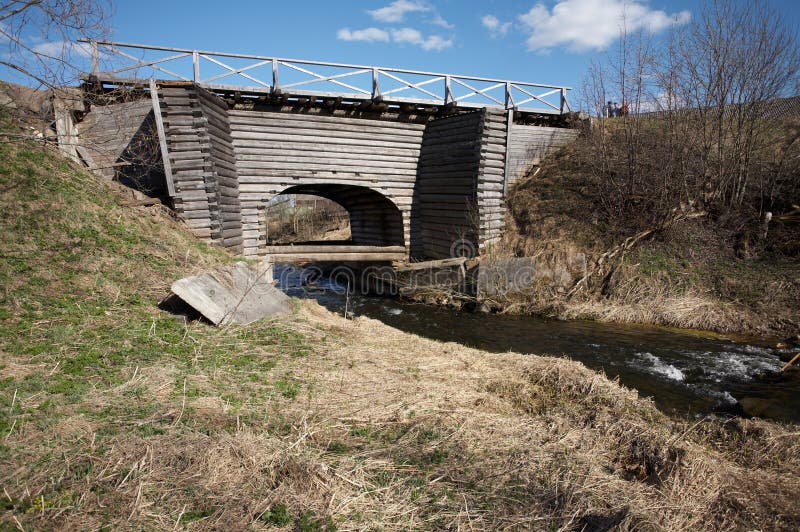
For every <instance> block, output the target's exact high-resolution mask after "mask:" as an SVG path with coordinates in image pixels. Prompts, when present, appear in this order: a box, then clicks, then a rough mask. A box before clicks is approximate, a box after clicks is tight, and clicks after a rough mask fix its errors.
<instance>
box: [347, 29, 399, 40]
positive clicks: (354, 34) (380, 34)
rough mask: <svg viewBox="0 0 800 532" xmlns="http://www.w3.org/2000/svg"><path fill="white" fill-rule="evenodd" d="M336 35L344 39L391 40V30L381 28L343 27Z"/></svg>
mask: <svg viewBox="0 0 800 532" xmlns="http://www.w3.org/2000/svg"><path fill="white" fill-rule="evenodd" d="M336 37H337V38H338V39H340V40H342V41H366V42H389V32H388V31H386V30H382V29H380V28H364V29H362V30H354V31H350V29H349V28H342V29H340V30H339V31H337V32H336Z"/></svg>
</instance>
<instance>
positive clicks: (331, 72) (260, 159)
mask: <svg viewBox="0 0 800 532" xmlns="http://www.w3.org/2000/svg"><path fill="white" fill-rule="evenodd" d="M89 45H90V46H91V49H92V51H93V68H92V72H91V73H87V74H86V75H85V76H84V81H85V83H84V85H83V87H82V90H83V93H82V95H81V96H80V97H76V98H74V99H73V101H62V102H60V103H58V104H57V105H56V112H57V119H58V120H57V123H58V128H59V139H60V141H61V142H62V145H63V147H64V149H66V150H67V151H68V152H70V153H71V154H72V155H73V156H74V157H76V158H79V159H82V160H83V161H84V162H86V164H87V165H89V166H90V167H92V168H93V169H95V170H96V171H97V172H98V173H102V174H103V175H106V176H107V177H114V176H117V177H118V178H119V177H120V174H121V173H122V174H124V173H125V171H127V170H128V169H130V168H131V167H137V166H139V167H144V166H147V164H150V170H151V171H150V172H149V177H148V179H150V181H151V182H150V185H151V187H154V188H158V186H159V184H163V187H164V189H165V192H166V193H167V194H168V195H169V197H170V198H171V201H172V203H173V205H174V208H175V210H176V212H177V213H178V215H179V216H180V217H181V218H182V219H183V220H184V221H185V222H186V224H187V225H188V226H189V227H191V228H192V230H193V231H194V232H195V233H196V234H197V235H198V236H200V237H203V238H206V239H208V240H209V241H211V242H214V243H216V244H219V245H222V246H224V247H226V248H229V249H231V250H233V251H235V252H239V253H242V254H244V255H246V256H258V255H264V254H267V253H269V254H270V255H274V256H277V257H284V258H286V259H287V260H289V259H291V260H398V259H408V258H410V257H411V258H415V259H437V258H446V257H451V256H454V255H464V254H475V253H480V251H481V250H482V249H484V248H485V246H486V245H487V244H488V243H490V242H491V241H493V240H495V239H497V238H498V236H499V235H500V232H501V230H502V228H503V225H504V217H505V194H506V192H507V190H508V187H509V185H511V184H513V182H514V181H515V180H516V179H518V178H519V177H520V176H521V175H522V174H524V172H525V171H527V169H528V168H530V166H531V164H533V163H534V162H535V160H536V159H538V158H539V157H541V156H542V155H543V154H544V153H545V152H547V151H548V150H549V149H551V148H553V147H556V146H560V145H563V144H564V143H565V142H567V141H569V140H570V139H572V138H574V136H575V134H576V132H575V130H573V129H569V128H568V127H567V125H568V115H569V114H570V112H571V109H570V106H569V102H568V99H567V94H568V92H567V91H568V90H569V89H568V88H567V87H560V86H552V85H541V84H535V83H524V82H515V81H505V80H496V79H489V78H479V77H465V76H456V75H450V74H437V73H431V72H421V71H413V70H402V69H387V68H380V67H367V66H358V65H343V64H337V63H322V62H312V61H304V60H292V59H279V58H271V57H263V56H253V55H243V54H228V53H218V52H205V51H198V50H186V49H177V48H162V47H153V46H144V45H133V44H124V43H112V42H90V43H89ZM86 102H89V103H88V104H87V103H86ZM155 139H157V143H156V142H155ZM151 140H152V142H150V141H151ZM150 148H154V149H150ZM148 149H149V151H148ZM154 160H157V164H153V161H154ZM147 161H149V163H148V162H147ZM152 167H156V170H157V171H156V173H157V174H158V175H157V177H156V178H153V177H152V174H153V172H152ZM162 175H163V177H162ZM123 177H124V176H123ZM279 194H310V195H316V196H321V197H324V198H328V199H330V200H332V201H334V202H336V203H338V204H339V205H341V206H342V207H343V208H344V209H345V210H346V211H347V212H348V214H349V216H350V227H351V242H349V243H348V244H347V245H342V244H338V245H336V246H331V245H327V246H326V245H324V244H322V243H320V244H319V245H316V244H306V245H303V246H289V247H287V246H268V242H267V240H266V234H267V232H266V227H265V224H266V219H265V216H264V209H265V206H266V205H267V202H269V201H270V200H271V199H272V198H274V197H275V196H276V195H279Z"/></svg>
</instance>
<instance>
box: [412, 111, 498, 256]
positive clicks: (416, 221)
mask: <svg viewBox="0 0 800 532" xmlns="http://www.w3.org/2000/svg"><path fill="white" fill-rule="evenodd" d="M483 117H484V112H483V111H476V112H473V113H467V114H461V115H455V116H450V117H447V118H440V119H438V120H434V121H432V122H430V123H429V124H428V127H427V128H426V129H425V135H424V137H423V141H422V151H421V153H420V158H419V171H418V175H417V182H416V187H415V189H414V203H413V208H412V213H411V220H412V239H411V243H412V246H411V254H412V256H413V257H414V258H418V259H441V258H447V257H450V256H452V255H453V254H454V253H458V251H457V248H463V247H464V246H466V247H467V248H472V249H473V250H476V249H477V238H478V233H477V229H478V218H477V215H478V212H477V204H476V202H477V195H476V194H477V187H476V186H477V176H478V170H479V167H480V162H481V136H482V133H483V121H484V118H483Z"/></svg>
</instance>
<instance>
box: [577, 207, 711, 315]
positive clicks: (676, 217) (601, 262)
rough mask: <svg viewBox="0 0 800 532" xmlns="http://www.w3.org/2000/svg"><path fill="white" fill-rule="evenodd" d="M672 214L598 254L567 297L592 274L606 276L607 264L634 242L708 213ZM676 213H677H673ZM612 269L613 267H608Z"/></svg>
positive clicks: (621, 254) (633, 244)
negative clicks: (652, 226)
mask: <svg viewBox="0 0 800 532" xmlns="http://www.w3.org/2000/svg"><path fill="white" fill-rule="evenodd" d="M672 212H673V216H672V217H671V218H668V219H667V220H665V221H663V222H662V223H660V224H659V225H658V226H657V227H654V228H651V229H647V230H645V231H641V232H639V233H636V234H635V235H633V236H629V237H628V238H626V239H625V240H624V241H623V242H622V243H621V244H618V245H616V246H614V247H613V248H611V249H609V250H608V251H606V252H605V253H603V254H602V255H600V256H599V257H598V258H597V260H596V261H594V264H593V265H592V267H591V268H590V269H589V271H587V272H586V275H584V276H583V277H581V278H580V279H579V280H578V281H577V282H576V283H575V284H574V285H572V288H571V289H570V290H569V292H567V296H566V297H567V299H569V298H571V297H572V296H574V295H575V294H576V293H577V292H578V291H579V290H580V289H581V288H583V287H584V286H585V285H586V284H587V283H588V281H589V279H591V278H592V277H593V276H595V275H597V274H598V273H603V277H607V276H608V271H607V265H608V264H610V263H611V261H613V260H614V259H618V258H619V259H621V258H622V257H623V256H624V255H625V252H626V251H628V250H630V249H631V248H633V247H634V246H635V245H636V244H638V243H639V242H641V241H642V240H644V239H645V238H648V237H650V236H652V235H654V234H656V233H658V232H661V231H664V230H665V229H668V228H670V227H672V226H673V225H675V224H676V223H678V222H682V221H684V220H691V219H695V218H702V217H704V216H706V215H707V214H708V213H707V212H706V211H690V212H680V213H678V209H677V208H676V209H673V211H672ZM675 213H677V214H675ZM610 271H613V268H611V269H610Z"/></svg>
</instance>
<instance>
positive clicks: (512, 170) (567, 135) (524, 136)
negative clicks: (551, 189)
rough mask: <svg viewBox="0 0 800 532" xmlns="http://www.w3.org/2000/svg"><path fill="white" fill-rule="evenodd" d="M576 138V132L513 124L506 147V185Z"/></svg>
mask: <svg viewBox="0 0 800 532" xmlns="http://www.w3.org/2000/svg"><path fill="white" fill-rule="evenodd" d="M577 136H578V130H576V129H565V128H558V127H543V126H523V125H520V124H513V125H512V126H511V133H510V139H509V146H508V184H509V185H512V184H514V183H516V182H517V181H519V180H520V179H522V178H523V177H525V174H527V173H528V171H529V170H530V169H531V166H533V165H534V164H538V163H539V161H540V160H541V159H542V157H544V156H545V155H547V154H548V153H550V152H551V151H553V150H555V149H558V148H560V147H562V146H564V145H566V144H568V143H570V142H572V141H573V140H575V138H576V137H577Z"/></svg>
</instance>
